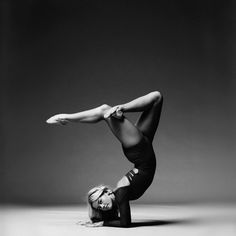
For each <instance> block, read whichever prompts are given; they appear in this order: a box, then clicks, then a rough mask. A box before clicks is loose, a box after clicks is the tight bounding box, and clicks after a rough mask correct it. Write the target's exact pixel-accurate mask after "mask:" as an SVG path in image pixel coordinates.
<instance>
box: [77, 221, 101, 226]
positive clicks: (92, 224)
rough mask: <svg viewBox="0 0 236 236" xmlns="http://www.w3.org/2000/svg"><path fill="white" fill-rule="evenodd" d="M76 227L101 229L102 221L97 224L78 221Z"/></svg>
mask: <svg viewBox="0 0 236 236" xmlns="http://www.w3.org/2000/svg"><path fill="white" fill-rule="evenodd" d="M77 224H78V225H82V226H86V227H101V226H103V221H99V222H94V223H93V222H91V221H79V222H77Z"/></svg>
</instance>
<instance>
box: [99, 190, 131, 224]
mask: <svg viewBox="0 0 236 236" xmlns="http://www.w3.org/2000/svg"><path fill="white" fill-rule="evenodd" d="M115 196H116V201H117V203H118V207H119V212H120V218H119V219H116V220H109V221H104V222H103V225H104V226H111V227H124V228H127V227H130V225H131V213H130V205H129V199H128V186H126V187H121V188H119V189H117V190H116V194H115Z"/></svg>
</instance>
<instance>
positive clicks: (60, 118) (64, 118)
mask: <svg viewBox="0 0 236 236" xmlns="http://www.w3.org/2000/svg"><path fill="white" fill-rule="evenodd" d="M46 122H47V123H48V124H58V125H66V124H67V123H68V122H69V120H68V115H67V114H57V115H55V116H52V117H50V118H49V119H48V120H47V121H46Z"/></svg>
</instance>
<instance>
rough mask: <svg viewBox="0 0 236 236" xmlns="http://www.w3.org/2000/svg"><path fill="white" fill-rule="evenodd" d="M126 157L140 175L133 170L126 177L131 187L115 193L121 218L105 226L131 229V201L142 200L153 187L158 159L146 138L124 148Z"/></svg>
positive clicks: (119, 189) (107, 222) (105, 222)
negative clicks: (151, 186)
mask: <svg viewBox="0 0 236 236" xmlns="http://www.w3.org/2000/svg"><path fill="white" fill-rule="evenodd" d="M123 151H124V154H125V156H126V157H127V158H128V160H129V161H130V162H132V163H133V164H134V167H135V168H137V169H138V173H135V172H134V171H133V170H131V171H129V172H128V173H127V174H126V176H127V178H128V179H129V182H130V185H128V186H125V187H121V188H118V189H117V190H115V191H114V194H115V199H116V200H115V204H117V206H118V209H119V212H120V217H119V219H117V220H112V221H104V224H103V225H104V226H114V227H129V226H130V224H131V214H130V205H129V201H131V200H136V199H138V198H140V197H141V196H142V195H143V194H144V192H145V191H146V190H147V188H148V187H149V186H150V185H151V183H152V180H153V177H154V174H155V170H156V157H155V153H154V150H153V147H152V144H151V143H150V142H149V140H148V139H147V138H146V137H143V138H142V140H141V141H140V142H139V143H138V144H136V145H134V146H132V147H129V148H126V147H123Z"/></svg>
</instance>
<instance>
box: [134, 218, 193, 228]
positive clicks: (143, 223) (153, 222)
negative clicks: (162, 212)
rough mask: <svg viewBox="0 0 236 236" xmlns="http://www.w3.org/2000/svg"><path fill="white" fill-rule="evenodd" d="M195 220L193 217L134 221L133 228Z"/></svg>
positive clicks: (187, 222) (188, 222)
mask: <svg viewBox="0 0 236 236" xmlns="http://www.w3.org/2000/svg"><path fill="white" fill-rule="evenodd" d="M194 222H195V220H193V219H191V220H190V219H189V220H187V219H184V220H180V219H178V220H148V221H140V222H132V224H131V226H130V227H131V228H133V227H140V226H162V225H175V224H192V223H194Z"/></svg>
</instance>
